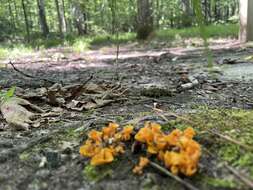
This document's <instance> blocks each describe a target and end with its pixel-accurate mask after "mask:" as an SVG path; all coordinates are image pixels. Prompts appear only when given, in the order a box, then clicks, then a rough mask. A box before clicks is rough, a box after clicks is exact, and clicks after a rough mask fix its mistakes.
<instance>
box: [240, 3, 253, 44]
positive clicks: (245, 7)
mask: <svg viewBox="0 0 253 190" xmlns="http://www.w3.org/2000/svg"><path fill="white" fill-rule="evenodd" d="M252 11H253V1H252V0H240V34H239V39H240V41H241V42H247V41H252V40H253V17H252V15H251V14H252Z"/></svg>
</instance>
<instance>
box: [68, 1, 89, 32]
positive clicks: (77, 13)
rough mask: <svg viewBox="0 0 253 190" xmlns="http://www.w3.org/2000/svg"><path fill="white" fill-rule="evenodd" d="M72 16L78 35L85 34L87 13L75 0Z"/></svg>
mask: <svg viewBox="0 0 253 190" xmlns="http://www.w3.org/2000/svg"><path fill="white" fill-rule="evenodd" d="M72 6H73V17H74V24H75V27H76V29H77V32H78V35H84V34H87V32H88V31H87V30H86V29H87V26H86V21H87V13H85V11H84V10H83V8H82V7H81V5H80V3H78V2H77V1H75V2H73V4H72Z"/></svg>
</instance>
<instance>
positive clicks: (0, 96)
mask: <svg viewBox="0 0 253 190" xmlns="http://www.w3.org/2000/svg"><path fill="white" fill-rule="evenodd" d="M15 90H16V86H13V87H11V88H10V89H9V90H8V91H7V92H0V102H1V103H2V102H5V101H7V100H9V99H10V98H11V97H13V96H14V94H15Z"/></svg>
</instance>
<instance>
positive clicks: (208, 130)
mask: <svg viewBox="0 0 253 190" xmlns="http://www.w3.org/2000/svg"><path fill="white" fill-rule="evenodd" d="M207 132H209V133H211V134H213V135H216V136H218V137H220V138H222V139H224V140H227V141H229V142H232V143H234V144H236V145H238V146H240V147H242V148H244V149H246V150H249V151H253V147H251V146H248V145H246V144H243V143H241V142H239V141H237V140H235V139H232V138H231V137H229V136H227V135H223V134H220V133H217V132H215V131H214V130H211V129H207Z"/></svg>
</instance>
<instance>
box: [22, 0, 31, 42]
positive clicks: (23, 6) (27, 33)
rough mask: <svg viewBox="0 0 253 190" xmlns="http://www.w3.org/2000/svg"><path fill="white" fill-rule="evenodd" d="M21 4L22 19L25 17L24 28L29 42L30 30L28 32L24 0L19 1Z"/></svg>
mask: <svg viewBox="0 0 253 190" xmlns="http://www.w3.org/2000/svg"><path fill="white" fill-rule="evenodd" d="M21 4H22V9H23V13H24V17H25V28H26V35H27V40H28V42H30V30H29V22H28V17H27V12H26V7H25V0H21Z"/></svg>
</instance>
